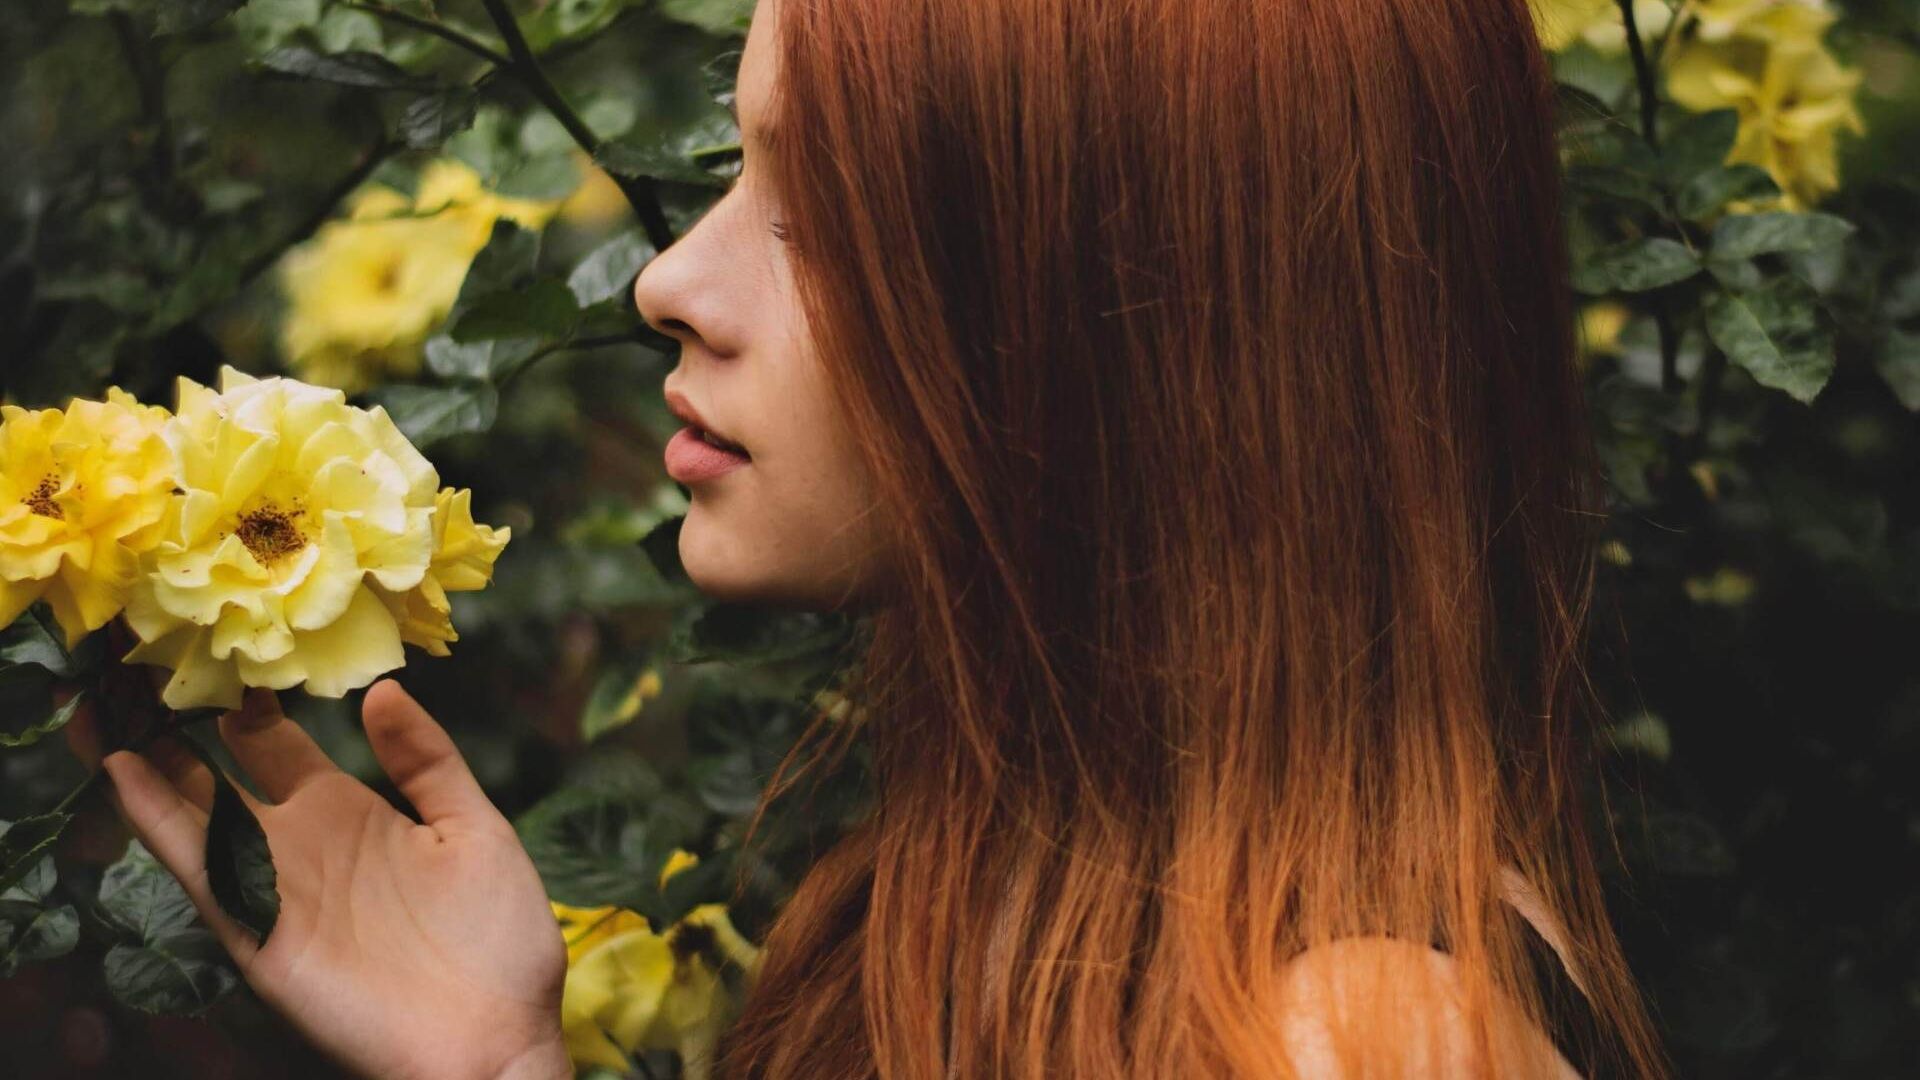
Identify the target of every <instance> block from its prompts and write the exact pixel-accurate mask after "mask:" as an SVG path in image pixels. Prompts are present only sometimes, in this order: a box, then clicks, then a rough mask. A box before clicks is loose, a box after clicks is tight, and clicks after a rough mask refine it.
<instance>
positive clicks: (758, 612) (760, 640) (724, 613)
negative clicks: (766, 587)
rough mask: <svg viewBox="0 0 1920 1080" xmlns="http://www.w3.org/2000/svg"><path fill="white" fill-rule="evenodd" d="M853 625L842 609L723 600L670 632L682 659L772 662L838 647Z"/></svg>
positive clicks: (672, 647) (673, 651) (672, 652)
mask: <svg viewBox="0 0 1920 1080" xmlns="http://www.w3.org/2000/svg"><path fill="white" fill-rule="evenodd" d="M849 628H850V624H849V622H848V620H847V618H846V617H845V616H844V615H841V614H838V613H830V612H816V611H791V610H787V609H784V608H779V607H774V606H771V605H764V604H753V603H731V602H720V603H714V604H711V605H709V606H708V607H707V609H706V610H705V611H703V612H701V613H700V614H699V615H698V616H696V617H695V618H694V619H693V621H692V622H691V623H690V624H687V625H685V626H683V627H677V628H676V629H675V630H674V631H673V632H672V633H670V634H669V635H668V638H667V652H668V655H669V656H670V657H671V658H672V659H673V660H674V661H675V662H676V663H682V664H700V663H711V662H714V661H726V662H728V663H749V664H756V663H771V662H773V661H777V660H790V659H793V658H795V657H800V656H810V655H813V654H816V653H820V652H823V651H827V650H831V649H835V648H837V647H838V646H839V645H840V644H841V643H842V642H843V641H844V640H845V637H846V634H847V631H848V630H849Z"/></svg>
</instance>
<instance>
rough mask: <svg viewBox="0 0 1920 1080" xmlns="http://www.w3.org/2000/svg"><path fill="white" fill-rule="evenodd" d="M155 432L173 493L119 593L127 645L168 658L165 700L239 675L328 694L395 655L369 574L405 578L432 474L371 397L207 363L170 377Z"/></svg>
mask: <svg viewBox="0 0 1920 1080" xmlns="http://www.w3.org/2000/svg"><path fill="white" fill-rule="evenodd" d="M179 388H180V389H179V392H180V401H179V404H178V407H177V408H176V409H175V415H174V417H173V419H172V420H170V421H168V423H167V426H166V431H165V436H166V440H167V443H168V444H169V445H170V446H171V447H172V449H173V455H174V459H175V467H176V479H177V482H178V484H179V486H180V488H181V491H182V494H181V496H180V497H178V498H176V499H175V500H174V501H173V504H172V506H171V509H170V513H169V515H168V520H167V522H166V525H165V531H164V532H163V534H162V537H161V539H160V541H159V543H158V544H157V545H156V546H155V547H153V549H152V550H150V551H148V552H147V553H146V555H145V556H143V557H142V564H141V569H142V573H141V576H140V578H139V580H138V582H137V583H136V584H135V586H134V588H133V590H132V593H131V595H130V597H129V598H128V601H127V609H126V617H127V623H128V625H129V626H131V627H132V629H133V632H134V633H135V634H136V635H137V636H138V637H139V638H140V642H141V644H140V645H139V646H137V647H136V648H135V649H134V650H133V651H132V652H131V653H129V654H128V656H127V659H128V660H131V661H135V662H139V663H149V664H159V665H162V666H164V667H168V668H172V669H173V678H172V679H171V681H169V682H168V683H167V687H166V690H165V691H164V693H163V694H162V698H163V700H165V702H166V703H167V705H168V706H169V707H171V708H174V709H188V708H195V707H200V706H209V705H219V706H223V707H226V708H236V707H238V706H239V704H240V693H241V688H242V686H266V687H272V688H273V689H276V690H284V689H287V688H289V687H292V686H297V685H300V684H303V683H304V684H305V685H306V688H307V691H308V692H309V693H311V694H315V695H318V696H321V697H340V696H341V695H343V694H345V693H346V692H347V691H348V690H351V689H354V688H357V687H361V686H365V685H367V684H368V683H370V682H372V681H373V680H374V679H375V678H376V677H378V676H379V675H381V674H383V673H385V672H387V671H391V670H392V669H394V668H396V667H399V666H400V664H401V663H402V662H403V659H404V658H403V656H402V651H401V637H400V629H399V627H398V626H397V625H396V624H395V622H394V618H393V615H392V614H391V613H390V612H389V611H388V610H387V607H386V605H385V604H383V603H382V602H381V600H380V598H379V596H378V595H376V594H375V593H374V591H373V586H375V585H377V586H378V587H380V588H383V589H387V590H390V591H394V592H405V591H406V590H409V589H412V588H415V587H416V586H418V585H419V584H420V583H421V581H422V579H423V578H424V577H425V576H426V573H427V569H428V567H429V566H430V565H431V563H432V560H433V552H434V547H433V544H434V529H433V517H434V507H435V504H436V493H437V491H438V489H439V474H438V473H436V472H435V471H434V468H433V466H432V465H431V464H429V463H428V462H427V460H426V458H424V457H422V456H421V455H420V452H419V451H418V450H415V449H414V448H413V446H412V444H410V443H408V442H407V440H406V437H405V436H403V435H402V434H401V433H400V430H399V429H398V428H396V427H394V425H393V421H392V420H391V419H389V418H388V417H387V414H386V412H385V411H384V410H382V409H380V408H374V409H370V410H369V409H360V408H355V407H353V406H350V405H348V404H347V403H346V397H345V395H344V394H342V393H341V392H340V391H338V390H332V389H325V388H321V387H316V386H309V385H307V384H305V383H300V382H295V381H293V380H291V379H280V378H274V379H260V380H256V379H253V378H251V377H250V376H247V375H244V374H242V373H240V372H238V371H235V370H233V369H232V368H224V369H222V371H221V380H220V392H219V393H215V392H213V391H212V390H209V389H208V388H206V387H204V386H201V385H199V384H198V383H195V382H193V381H192V380H190V379H185V378H182V379H181V380H180V381H179Z"/></svg>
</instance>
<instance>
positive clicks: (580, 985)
mask: <svg viewBox="0 0 1920 1080" xmlns="http://www.w3.org/2000/svg"><path fill="white" fill-rule="evenodd" d="M552 906H553V912H554V916H555V917H556V918H557V919H558V920H559V921H560V925H561V930H562V933H563V934H564V935H565V936H566V939H567V978H566V986H565V990H564V991H563V994H562V999H561V1004H560V1017H561V1029H562V1031H563V1033H564V1034H565V1037H566V1041H567V1052H568V1055H569V1056H570V1057H571V1058H572V1059H573V1062H574V1064H575V1065H576V1066H579V1067H586V1066H588V1065H601V1066H605V1067H606V1068H609V1069H613V1070H615V1071H618V1072H622V1073H624V1072H626V1071H627V1070H628V1068H629V1065H628V1055H630V1054H633V1053H636V1052H640V1051H645V1050H672V1051H673V1052H675V1053H677V1054H679V1055H680V1061H681V1065H682V1068H683V1074H684V1075H685V1076H687V1077H689V1078H690V1080H702V1078H705V1077H709V1076H711V1075H712V1069H713V1056H714V1049H715V1047H716V1046H717V1045H718V1042H719V1037H720V1033H721V1031H722V1030H724V1029H725V1027H726V1025H727V1024H728V1023H729V1022H730V1021H731V1020H732V1018H733V1014H734V1011H735V1009H736V1007H737V1002H736V1001H735V1000H734V995H733V993H732V991H730V990H729V989H728V987H727V984H726V980H725V979H723V978H722V977H721V973H720V972H721V965H722V964H723V963H729V962H730V963H733V964H735V965H738V966H739V967H740V968H741V969H742V970H743V972H744V973H745V978H746V979H747V980H748V981H749V982H750V981H751V980H752V979H753V978H754V977H755V976H756V975H757V974H758V972H759V963H760V952H759V950H758V949H756V948H755V947H754V946H752V945H751V944H749V943H748V942H747V941H746V939H745V938H743V937H741V936H740V934H739V932H738V931H736V930H735V929H734V927H733V923H732V921H731V920H730V919H729V918H728V916H727V912H726V908H725V907H724V906H723V905H720V904H703V905H701V906H699V907H697V908H694V909H693V910H692V911H689V912H688V913H687V914H686V916H685V917H683V918H682V919H681V920H680V921H679V922H676V923H674V924H673V925H672V926H671V927H668V928H667V931H666V933H664V934H656V933H654V932H653V928H652V926H651V924H649V923H648V922H647V920H646V918H645V917H644V916H641V915H639V914H636V913H635V912H632V911H627V910H624V909H620V908H614V907H600V908H577V907H570V906H568V905H565V904H561V903H558V902H554V903H553V904H552Z"/></svg>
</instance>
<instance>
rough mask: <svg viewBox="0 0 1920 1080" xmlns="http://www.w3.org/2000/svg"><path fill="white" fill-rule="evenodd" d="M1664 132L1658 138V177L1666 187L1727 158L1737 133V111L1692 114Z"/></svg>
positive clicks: (1687, 178) (1717, 110)
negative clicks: (1665, 183) (1661, 137)
mask: <svg viewBox="0 0 1920 1080" xmlns="http://www.w3.org/2000/svg"><path fill="white" fill-rule="evenodd" d="M1665 134H1666V137H1665V138H1663V139H1662V140H1661V141H1660V164H1659V173H1660V177H1661V178H1662V179H1663V180H1665V181H1666V182H1667V183H1668V184H1669V185H1670V186H1679V185H1682V184H1685V183H1687V182H1688V181H1690V180H1692V179H1693V178H1694V177H1696V176H1698V175H1700V174H1701V173H1703V172H1706V171H1708V170H1710V169H1715V168H1718V167H1719V166H1720V165H1721V164H1722V163H1723V162H1725V161H1726V160H1727V155H1728V154H1730V153H1732V152H1733V142H1734V139H1735V138H1737V137H1738V136H1739V134H1740V111H1739V110H1738V109H1714V110H1712V111H1711V112H1704V113H1693V114H1690V115H1688V116H1686V117H1685V118H1684V119H1683V120H1681V121H1680V122H1679V123H1677V124H1674V125H1673V126H1672V127H1671V128H1670V129H1668V130H1667V132H1666V133H1665Z"/></svg>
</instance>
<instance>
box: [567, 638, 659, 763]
mask: <svg viewBox="0 0 1920 1080" xmlns="http://www.w3.org/2000/svg"><path fill="white" fill-rule="evenodd" d="M659 692H660V671H659V669H658V668H656V667H654V666H653V664H652V663H651V662H650V661H649V660H648V659H647V658H646V657H628V658H626V659H624V660H622V661H621V662H619V663H615V664H609V665H608V666H607V667H606V668H605V669H604V670H602V671H601V672H600V677H599V679H597V680H596V681H595V682H594V685H593V693H591V694H589V695H588V696H587V704H586V707H585V708H584V709H582V710H581V711H580V737H581V739H583V740H585V741H586V742H589V743H591V742H594V741H595V740H597V739H599V738H600V737H601V736H602V735H605V734H607V733H608V732H610V731H613V730H614V729H616V728H621V727H625V726H626V725H628V724H630V723H632V722H633V721H634V719H635V718H636V717H638V716H639V715H640V710H641V709H643V708H644V707H645V706H646V702H647V699H648V698H650V697H652V696H654V695H656V694H658V693H659Z"/></svg>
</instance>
